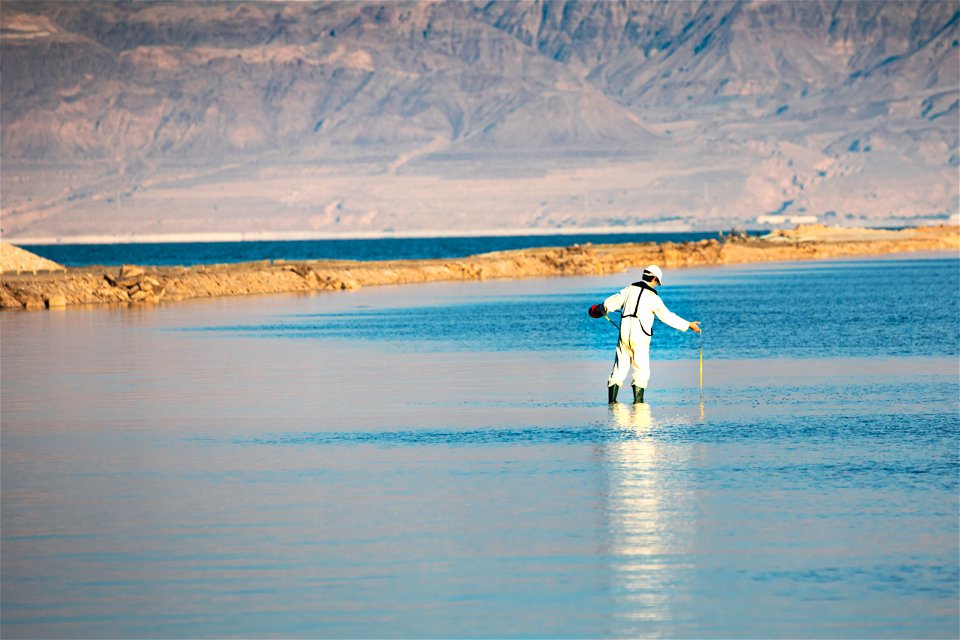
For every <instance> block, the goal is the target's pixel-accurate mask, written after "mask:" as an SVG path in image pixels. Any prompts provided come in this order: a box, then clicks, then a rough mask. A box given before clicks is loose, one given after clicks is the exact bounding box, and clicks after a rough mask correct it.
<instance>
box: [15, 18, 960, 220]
mask: <svg viewBox="0 0 960 640" xmlns="http://www.w3.org/2000/svg"><path fill="white" fill-rule="evenodd" d="M958 16H960V11H958V6H957V4H956V2H952V1H943V2H937V1H932V2H872V1H871V2H867V1H863V2H816V1H805V2H554V1H550V2H540V1H525V2H474V3H466V2H438V3H399V2H398V3H393V2H391V3H384V4H374V3H354V2H340V3H328V4H323V3H290V4H286V3H229V4H225V3H176V2H174V3H123V4H120V3H86V2H77V3H61V2H54V3H43V2H30V3H13V2H9V3H4V6H3V12H2V14H0V18H2V22H3V25H2V26H3V32H2V39H0V42H2V51H0V55H2V65H3V73H2V75H0V83H2V86H0V101H2V103H0V104H2V109H0V125H2V154H3V162H4V169H5V171H4V175H3V187H4V188H3V196H2V197H3V214H4V223H3V226H4V232H5V234H8V235H9V234H11V233H13V234H14V235H34V236H36V235H61V234H65V235H75V234H78V233H85V234H90V233H94V234H100V233H182V232H187V233H189V232H235V231H322V232H341V231H353V232H356V231H361V232H367V231H378V230H383V229H406V230H417V229H426V228H438V227H440V228H451V229H469V228H471V227H475V226H483V227H493V228H499V227H502V228H515V227H534V228H555V227H565V226H606V225H611V224H612V225H637V224H640V225H642V224H659V225H661V226H662V225H664V224H668V225H669V224H676V225H681V226H684V225H685V226H694V227H695V226H698V225H711V224H713V225H722V224H726V223H731V222H737V221H742V220H746V219H749V218H751V217H754V216H756V215H758V214H762V213H767V212H772V211H781V212H788V213H810V214H815V215H818V216H821V217H822V218H823V217H825V218H826V219H827V220H828V221H829V220H830V219H835V220H837V221H844V220H846V219H848V217H849V218H850V219H854V220H855V221H856V222H857V223H863V222H864V221H865V220H866V221H867V222H871V221H873V222H882V221H884V220H889V219H893V218H897V219H903V218H909V217H910V216H916V215H920V216H941V217H944V218H945V217H947V216H949V215H950V214H952V213H955V212H956V211H957V208H958V202H957V195H958V194H957V192H958V179H957V167H958V164H960V161H958V149H957V146H958V118H960V115H958V85H960V53H958V52H960V46H958V38H960V27H958V22H960V17H958ZM372 180H376V185H377V186H376V187H373V186H372V182H371V181H372ZM254 185H255V186H256V187H257V188H256V189H252V187H253V186H254ZM171 203H176V204H177V206H173V207H171Z"/></svg>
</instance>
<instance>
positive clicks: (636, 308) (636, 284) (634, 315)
mask: <svg viewBox="0 0 960 640" xmlns="http://www.w3.org/2000/svg"><path fill="white" fill-rule="evenodd" d="M630 286H633V287H638V288H639V289H640V293H639V294H638V295H637V304H636V305H634V307H633V313H626V314H625V313H623V312H622V311H621V313H620V317H622V318H637V311H639V310H640V298H642V297H643V292H644V291H653V292H654V293H656V292H657V290H656V289H654V288H653V287H651V286H650V285H649V284H647V283H646V282H644V281H643V280H641V281H639V282H634V283H633V284H632V285H630ZM639 319H640V318H637V320H639ZM640 331H643V333H644V334H646V335H648V336H650V337H651V338H652V337H653V327H652V326H651V327H650V331H649V332H648V331H647V330H646V329H644V328H643V323H642V322H641V323H640Z"/></svg>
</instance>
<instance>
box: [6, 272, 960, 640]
mask: <svg viewBox="0 0 960 640" xmlns="http://www.w3.org/2000/svg"><path fill="white" fill-rule="evenodd" d="M891 274H894V276H895V279H896V281H897V282H898V283H902V282H905V284H902V285H901V286H902V287H905V288H900V289H897V290H894V289H893V288H892V287H891V286H890V284H891V282H892V281H893V279H892V278H891ZM958 274H960V261H958V260H956V259H955V258H950V259H945V258H943V257H940V258H927V259H901V258H896V259H886V260H876V261H848V262H833V263H815V264H799V265H765V266H753V267H727V268H720V269H687V270H676V269H674V270H669V271H668V272H667V274H666V275H665V278H666V279H667V282H668V286H667V287H665V288H664V289H663V291H662V293H663V296H664V298H665V299H666V300H667V303H668V305H669V306H670V307H671V309H672V310H673V311H675V312H677V313H679V314H680V315H683V316H686V317H689V318H691V319H693V318H697V319H700V320H702V321H703V323H704V327H705V339H704V355H705V362H704V388H703V391H702V402H701V391H700V388H699V381H698V377H699V371H698V361H697V350H698V347H699V342H698V340H697V337H696V336H694V335H693V334H691V333H689V332H688V333H685V334H679V333H676V332H673V331H671V330H670V329H669V328H667V327H665V326H661V327H660V328H659V330H658V332H657V333H656V334H655V349H654V354H653V359H654V362H653V377H652V379H651V384H650V389H649V391H648V399H649V400H650V402H649V404H648V405H644V406H641V407H633V406H631V405H626V404H618V405H616V406H614V407H608V406H607V404H606V392H605V389H604V387H605V384H606V376H607V374H608V372H609V366H610V364H611V361H612V356H613V346H614V341H615V331H614V330H613V328H612V327H611V326H610V325H609V324H607V323H606V322H605V321H603V320H592V319H590V318H589V317H588V316H587V314H586V308H587V306H589V304H592V303H593V302H597V301H599V300H601V299H602V298H603V297H604V296H605V295H607V294H608V293H610V292H612V291H614V290H616V289H617V288H619V287H620V286H622V285H623V284H625V283H626V282H629V281H630V280H631V279H632V275H633V274H623V275H619V276H610V277H602V278H568V279H560V278H557V279H544V280H524V281H510V282H508V281H504V282H476V283H453V284H444V283H440V284H431V285H417V286H407V287H378V288H368V289H362V290H359V291H354V292H342V293H337V294H313V295H304V296H294V295H291V296H262V297H253V298H238V299H219V300H207V301H187V302H183V303H178V304H172V305H166V306H161V307H156V308H129V309H122V308H111V309H101V308H90V309H88V310H76V309H71V310H70V311H68V312H62V313H57V312H48V313H34V314H26V313H4V314H0V331H2V337H3V341H2V353H0V355H2V362H0V365H2V366H0V374H2V405H0V410H2V426H3V429H2V432H0V438H2V442H0V454H2V466H0V474H2V478H0V479H2V484H0V489H2V514H0V515H2V517H0V529H2V547H0V553H2V558H0V560H2V565H0V569H2V576H0V577H2V583H0V590H2V591H0V596H2V635H3V637H5V638H7V637H9V638H17V637H31V638H33V637H60V638H62V637H108V638H129V637H165V638H170V637H190V638H194V637H223V636H239V637H337V638H342V637H591V638H594V637H629V638H633V637H651V636H660V637H684V638H703V637H705V638H719V637H722V638H734V637H736V638H748V637H762V638H767V637H796V638H800V637H803V638H807V637H811V638H840V637H842V638H884V637H896V638H917V637H934V638H951V637H956V636H958V634H960V623H958V596H960V594H958V581H960V570H958V557H960V544H958V517H960V510H958V471H960V451H958V436H960V417H958V408H960V407H958V398H960V371H958V363H957V362H958V361H957V355H958V327H957V323H958V320H957V318H958V317H960V316H958V314H957V304H958V303H957V297H958V293H957V292H958V291H960V287H958V280H960V276H958ZM625 395H626V394H625Z"/></svg>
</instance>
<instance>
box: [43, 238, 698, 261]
mask: <svg viewBox="0 0 960 640" xmlns="http://www.w3.org/2000/svg"><path fill="white" fill-rule="evenodd" d="M710 238H717V232H715V231H687V232H679V233H581V234H563V235H529V236H470V237H444V238H379V239H342V240H258V241H244V242H163V243H116V244H46V245H31V246H30V247H29V249H30V251H31V252H33V253H36V254H38V255H40V256H43V257H44V258H47V259H49V260H53V261H54V262H58V263H60V264H62V265H64V266H67V267H82V266H87V265H121V264H141V265H196V264H220V263H232V262H252V261H257V260H275V259H283V260H321V259H329V260H416V259H433V258H462V257H465V256H470V255H477V254H480V253H487V252H490V251H506V250H509V249H527V248H531V247H568V246H570V245H573V244H584V243H588V242H590V243H593V244H617V243H624V242H658V243H659V242H698V241H700V240H704V239H710Z"/></svg>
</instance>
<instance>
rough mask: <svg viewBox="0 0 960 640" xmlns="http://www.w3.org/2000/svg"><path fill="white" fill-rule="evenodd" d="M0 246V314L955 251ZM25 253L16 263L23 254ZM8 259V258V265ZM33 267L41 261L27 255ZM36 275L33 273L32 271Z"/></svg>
mask: <svg viewBox="0 0 960 640" xmlns="http://www.w3.org/2000/svg"><path fill="white" fill-rule="evenodd" d="M14 250H16V248H15V247H10V245H5V246H4V251H3V257H4V263H3V266H2V267H3V271H4V273H3V275H2V277H0V309H21V310H23V309H27V310H33V309H56V308H63V307H66V306H71V305H84V304H104V303H106V304H155V303H160V302H167V301H178V300H184V299H188V298H209V297H219V296H240V295H253V294H264V293H292V292H308V291H336V290H343V289H355V288H359V287H367V286H377V285H386V284H411V283H423V282H437V281H456V280H481V279H493V278H527V277H545V276H576V275H603V274H608V273H622V272H624V271H629V270H632V269H637V268H642V267H644V266H646V265H647V264H651V263H655V264H659V265H661V266H663V267H669V268H676V267H684V266H709V265H723V264H745V263H755V262H789V261H797V260H822V259H829V258H839V257H849V256H866V255H880V254H888V253H901V252H916V251H944V250H949V251H960V228H958V227H957V226H942V227H922V228H916V229H904V230H901V231H881V230H870V229H839V228H831V227H824V226H819V225H809V226H800V227H797V228H796V229H794V230H791V231H780V232H775V233H774V234H770V235H768V236H765V237H763V238H747V239H739V238H725V239H724V240H722V241H721V240H702V241H700V242H687V243H671V242H665V243H660V244H656V243H635V244H616V245H591V244H585V245H574V246H569V247H545V248H536V249H518V250H511V251H498V252H493V253H487V254H481V255H475V256H469V257H465V258H459V259H437V260H392V261H377V262H359V261H347V260H306V261H296V262H283V261H261V262H253V263H242V264H229V265H203V266H194V267H136V266H125V267H123V268H120V269H118V268H115V267H113V268H105V267H85V268H77V269H64V268H62V267H59V265H55V264H53V263H49V261H43V262H34V263H32V264H31V259H30V256H31V255H32V254H29V253H28V252H25V251H22V250H16V251H14ZM24 254H26V255H24ZM11 256H16V261H15V262H14V258H13V257H11ZM33 258H37V259H38V260H43V259H42V258H38V257H37V256H33ZM35 270H36V271H35Z"/></svg>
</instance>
